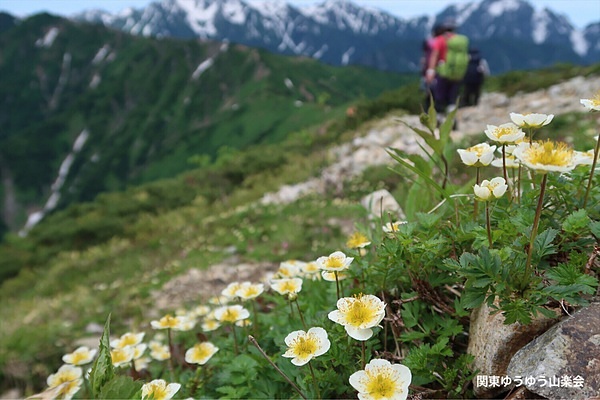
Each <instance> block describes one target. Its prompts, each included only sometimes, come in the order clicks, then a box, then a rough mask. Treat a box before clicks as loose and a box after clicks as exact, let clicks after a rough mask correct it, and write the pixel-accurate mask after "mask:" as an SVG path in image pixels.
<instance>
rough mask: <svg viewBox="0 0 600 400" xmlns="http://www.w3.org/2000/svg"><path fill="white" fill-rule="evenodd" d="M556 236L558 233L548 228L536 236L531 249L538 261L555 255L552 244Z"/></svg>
mask: <svg viewBox="0 0 600 400" xmlns="http://www.w3.org/2000/svg"><path fill="white" fill-rule="evenodd" d="M557 234H558V231H557V230H556V229H552V228H548V229H546V230H545V231H543V232H542V233H539V234H538V235H537V237H536V238H535V243H534V245H533V248H534V251H535V253H536V256H537V258H538V260H541V259H542V258H543V257H545V256H548V255H550V254H556V248H555V247H554V245H553V244H552V242H553V241H554V238H556V235H557Z"/></svg>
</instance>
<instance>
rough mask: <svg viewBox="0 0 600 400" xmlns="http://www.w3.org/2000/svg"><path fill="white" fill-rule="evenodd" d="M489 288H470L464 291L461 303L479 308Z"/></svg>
mask: <svg viewBox="0 0 600 400" xmlns="http://www.w3.org/2000/svg"><path fill="white" fill-rule="evenodd" d="M486 295H487V289H470V290H468V291H466V292H465V293H463V295H462V297H461V298H460V300H461V301H460V303H461V306H462V307H463V308H477V307H479V306H480V305H482V304H483V302H484V301H485V298H486Z"/></svg>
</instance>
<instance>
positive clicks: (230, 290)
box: [221, 282, 240, 299]
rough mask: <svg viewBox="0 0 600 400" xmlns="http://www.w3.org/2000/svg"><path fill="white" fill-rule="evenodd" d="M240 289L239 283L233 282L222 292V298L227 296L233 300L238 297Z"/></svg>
mask: <svg viewBox="0 0 600 400" xmlns="http://www.w3.org/2000/svg"><path fill="white" fill-rule="evenodd" d="M239 288H240V283H239V282H231V283H230V284H229V285H227V287H226V288H225V289H223V290H222V291H221V296H225V297H227V298H229V299H233V298H235V297H236V296H237V294H236V292H237V291H238V289H239Z"/></svg>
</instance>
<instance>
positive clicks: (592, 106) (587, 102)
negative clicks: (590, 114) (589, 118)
mask: <svg viewBox="0 0 600 400" xmlns="http://www.w3.org/2000/svg"><path fill="white" fill-rule="evenodd" d="M579 102H580V103H581V104H582V105H583V106H584V107H585V108H586V110H588V111H600V92H598V93H596V95H595V96H594V98H592V99H581V100H579Z"/></svg>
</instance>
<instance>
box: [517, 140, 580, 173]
mask: <svg viewBox="0 0 600 400" xmlns="http://www.w3.org/2000/svg"><path fill="white" fill-rule="evenodd" d="M513 155H514V156H515V157H516V158H517V159H519V160H520V161H521V163H523V165H525V166H526V167H528V168H531V169H533V170H535V171H536V172H537V173H540V174H545V173H547V172H569V171H572V170H573V168H575V166H576V165H577V164H576V163H575V162H576V159H575V157H574V154H573V150H571V149H569V148H568V147H567V145H566V144H564V143H554V142H552V141H549V140H548V141H546V142H536V143H533V144H532V145H527V144H520V145H519V146H518V147H517V148H516V149H515V151H514V152H513Z"/></svg>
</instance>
